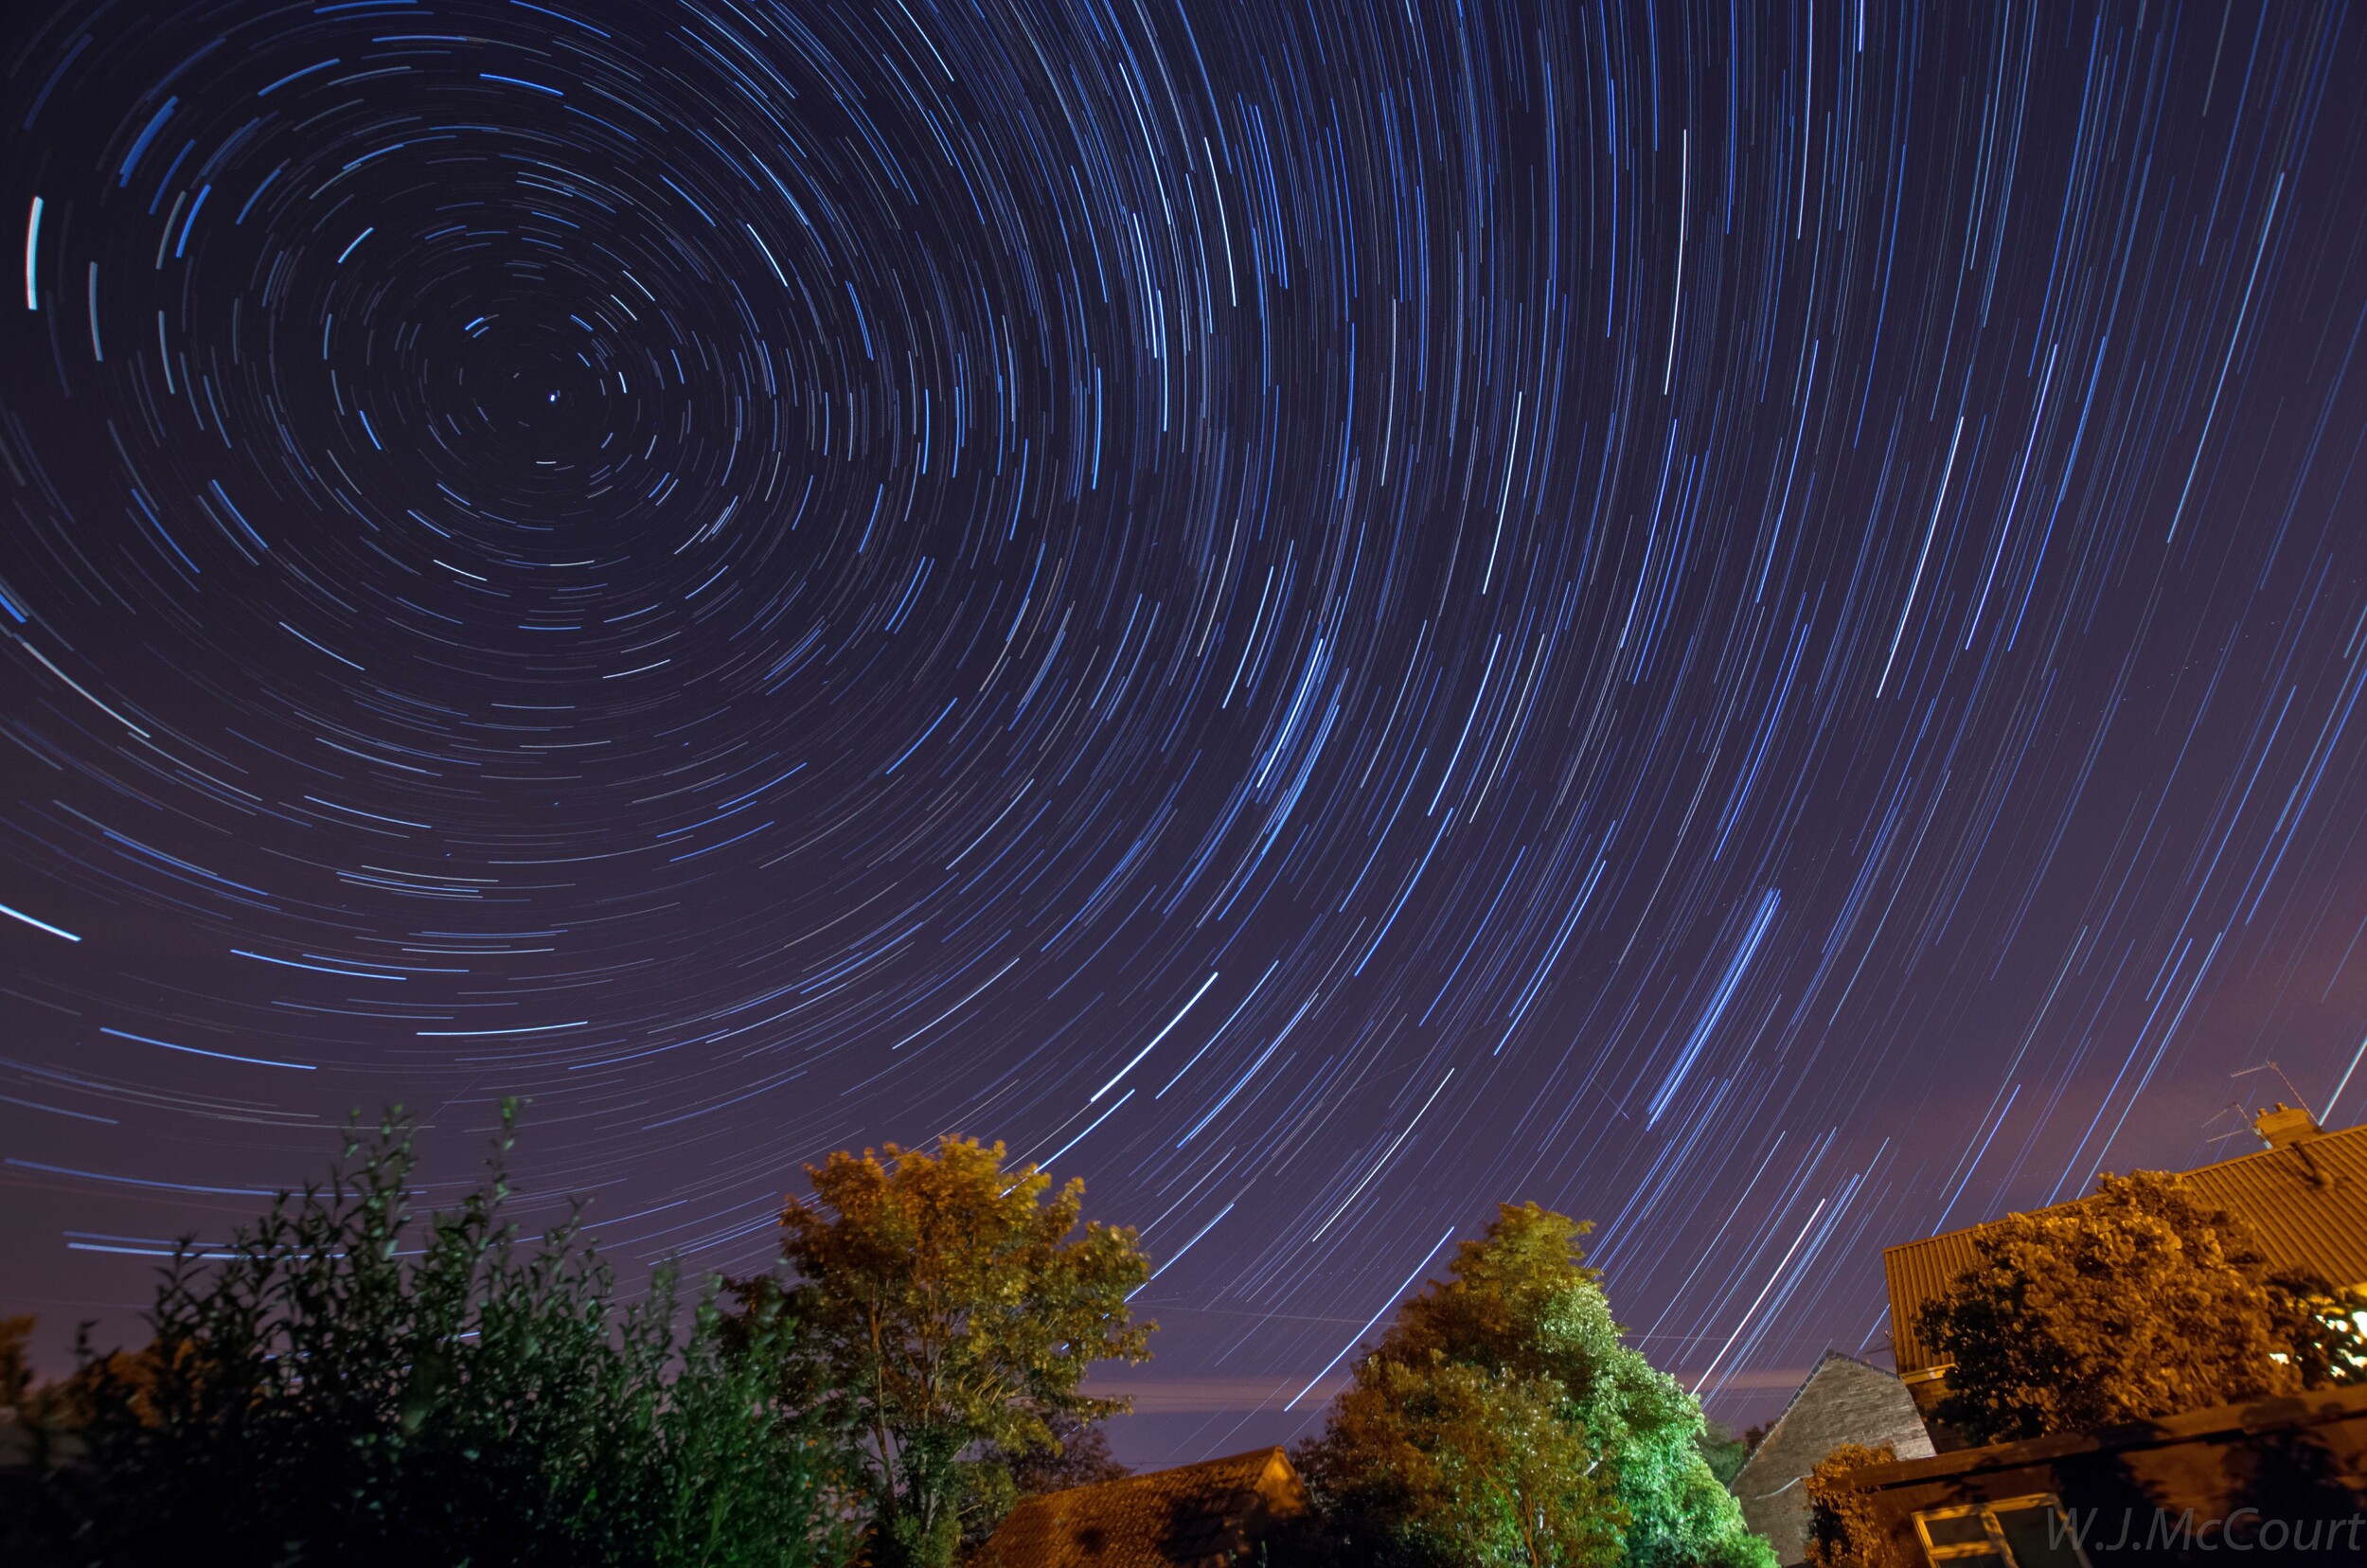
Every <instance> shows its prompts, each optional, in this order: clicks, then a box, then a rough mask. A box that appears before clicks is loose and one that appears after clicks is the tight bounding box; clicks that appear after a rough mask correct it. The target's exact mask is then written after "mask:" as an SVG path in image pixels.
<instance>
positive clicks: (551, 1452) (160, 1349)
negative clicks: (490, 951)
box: [0, 1106, 845, 1568]
mask: <svg viewBox="0 0 2367 1568" xmlns="http://www.w3.org/2000/svg"><path fill="white" fill-rule="evenodd" d="M513 1117H514V1106H505V1108H504V1114H503V1132H502V1137H501V1139H500V1141H499V1143H498V1144H497V1147H496V1153H495V1159H494V1168H493V1171H492V1174H491V1178H490V1180H489V1182H488V1183H487V1185H485V1186H484V1187H482V1188H480V1189H479V1190H477V1191H475V1192H473V1193H472V1194H470V1195H469V1196H468V1197H466V1198H464V1199H463V1200H462V1201H461V1203H459V1204H458V1206H457V1207H455V1208H453V1209H449V1210H445V1211H442V1212H438V1213H434V1214H431V1215H428V1216H426V1217H424V1218H423V1219H422V1218H421V1217H419V1216H418V1215H416V1214H415V1213H414V1212H413V1206H412V1205H413V1200H414V1197H415V1191H414V1187H413V1185H412V1172H413V1169H414V1166H415V1159H414V1155H413V1152H412V1146H411V1124H410V1123H409V1121H408V1120H407V1119H405V1118H403V1117H402V1116H400V1114H394V1115H391V1116H389V1117H388V1118H387V1120H386V1121H385V1122H384V1123H383V1125H382V1126H381V1128H380V1129H379V1130H378V1133H377V1135H376V1136H375V1137H374V1138H365V1137H362V1136H361V1135H360V1134H359V1132H358V1131H355V1132H353V1133H350V1134H349V1136H348V1140H347V1150H346V1158H345V1159H344V1160H343V1161H341V1162H340V1163H339V1164H338V1165H337V1166H336V1167H334V1169H333V1170H332V1172H331V1174H330V1177H329V1181H328V1182H327V1184H326V1185H321V1186H313V1187H307V1188H306V1189H305V1190H304V1191H303V1192H302V1193H301V1194H300V1195H290V1194H285V1193H283V1194H281V1195H280V1197H279V1198H278V1199H276V1201H275V1202H274V1203H272V1205H271V1208H270V1210H269V1212H268V1213H267V1214H266V1215H265V1216H264V1217H263V1218H262V1219H261V1220H260V1221H257V1222H256V1223H254V1224H251V1225H248V1226H246V1227H243V1228H241V1229H240V1231H239V1233H238V1234H237V1236H236V1238H234V1239H233V1240H231V1241H230V1242H229V1243H228V1244H227V1245H226V1246H222V1247H220V1248H217V1249H211V1250H205V1251H201V1250H199V1249H198V1248H196V1247H195V1246H194V1245H192V1244H190V1243H187V1242H185V1243H183V1244H182V1246H181V1247H180V1248H179V1249H178V1250H177V1251H176V1253H175V1255H174V1256H173V1258H172V1260H171V1262H170V1263H169V1265H168V1266H167V1267H166V1269H165V1270H164V1274H163V1278H162V1280H161V1281H160V1283H159V1285H158V1287H157V1292H156V1298H155V1304H154V1306H153V1308H152V1309H151V1311H150V1314H149V1323H150V1327H151V1329H152V1332H153V1338H152V1340H151V1344H150V1345H149V1346H148V1347H147V1348H146V1349H145V1350H143V1351H139V1352H132V1353H121V1352H118V1353H116V1354H114V1355H110V1356H104V1357H101V1356H98V1355H95V1354H92V1353H90V1352H89V1351H88V1350H87V1348H85V1351H84V1354H83V1357H82V1365H81V1369H80V1371H79V1372H78V1373H77V1374H76V1375H75V1376H74V1377H73V1378H71V1379H69V1380H66V1381H65V1383H64V1384H63V1385H62V1387H60V1388H59V1389H57V1390H55V1391H54V1392H55V1395H56V1397H55V1398H51V1399H46V1400H44V1409H45V1410H46V1411H47V1412H48V1413H49V1414H50V1415H51V1416H52V1417H53V1418H54V1419H56V1420H58V1421H61V1422H63V1423H66V1424H68V1425H70V1427H71V1428H72V1429H73V1430H72V1432H71V1434H70V1435H71V1436H72V1437H73V1438H74V1439H75V1440H76V1441H78V1442H79V1443H80V1445H81V1447H82V1450H83V1454H82V1458H81V1459H80V1462H78V1463H76V1464H74V1465H72V1466H69V1467H64V1468H61V1469H58V1470H52V1471H49V1472H47V1473H46V1474H45V1475H44V1479H43V1481H42V1484H41V1488H40V1491H41V1495H40V1496H39V1498H38V1499H37V1500H36V1504H37V1506H33V1507H30V1508H27V1509H26V1510H22V1511H21V1512H20V1515H19V1518H18V1520H17V1522H16V1526H15V1527H16V1529H17V1530H18V1532H19V1539H17V1540H14V1541H0V1559H6V1560H8V1561H9V1562H11V1563H16V1562H25V1563H28V1564H31V1563H45V1562H58V1563H64V1562H72V1563H76V1564H80V1565H108V1564H116V1563H122V1564H146V1563H151V1562H164V1561H174V1560H183V1559H188V1558H190V1555H191V1554H192V1553H195V1554H197V1557H198V1558H199V1559H203V1560H207V1561H222V1562H238V1563H258V1564H262V1563H272V1564H311V1563H336V1564H340V1565H345V1564H364V1565H374V1564H381V1563H386V1564H394V1563H401V1564H406V1565H407V1564H439V1565H440V1564H462V1563H469V1562H477V1563H494V1562H498V1563H506V1564H553V1565H559V1564H565V1565H569V1568H575V1565H578V1564H580V1565H595V1564H596V1565H611V1564H613V1565H620V1568H621V1565H628V1564H630V1565H636V1568H639V1565H647V1568H661V1565H667V1568H670V1565H674V1564H693V1563H697V1564H713V1565H718V1568H721V1565H726V1564H728V1565H751V1568H753V1565H756V1564H765V1565H768V1568H818V1565H822V1564H828V1563H833V1562H835V1561H837V1560H839V1559H840V1558H841V1557H843V1555H844V1545H845V1530H844V1528H843V1527H842V1526H841V1525H840V1524H839V1523H837V1522H836V1520H835V1518H834V1516H833V1514H832V1512H831V1510H830V1508H829V1506H828V1501H829V1500H828V1470H827V1468H826V1453H825V1451H824V1450H823V1449H822V1448H821V1446H820V1445H819V1444H818V1443H817V1442H816V1441H815V1439H814V1438H813V1436H812V1435H811V1434H810V1432H809V1431H808V1430H807V1429H806V1428H805V1427H804V1426H803V1425H802V1424H801V1423H800V1422H799V1421H798V1420H797V1419H796V1418H795V1417H794V1413H793V1412H792V1411H790V1410H788V1409H786V1408H785V1407H784V1406H783V1404H782V1402H781V1399H780V1394H779V1387H780V1382H781V1368H782V1367H783V1366H784V1365H785V1364H787V1363H788V1362H789V1361H790V1359H791V1352H792V1345H793V1341H794V1334H793V1331H792V1330H793V1325H792V1324H791V1323H790V1322H789V1321H788V1320H786V1319H784V1318H783V1317H781V1316H780V1315H779V1314H778V1313H773V1314H770V1315H767V1316H763V1317H760V1318H757V1319H754V1320H751V1321H749V1322H747V1323H744V1324H742V1325H740V1338H739V1344H740V1346H741V1348H740V1349H739V1350H738V1351H735V1352H728V1353H727V1352H726V1350H725V1348H724V1345H723V1336H722V1332H721V1317H720V1314H719V1313H718V1311H717V1310H716V1308H715V1305H714V1301H713V1299H712V1294H711V1292H710V1294H708V1295H706V1296H703V1297H702V1298H701V1299H700V1300H699V1301H698V1302H697V1303H696V1304H695V1306H694V1307H693V1309H692V1310H691V1311H690V1313H689V1314H688V1317H689V1326H688V1327H687V1330H686V1331H685V1330H684V1329H683V1328H682V1327H681V1324H680V1321H679V1320H680V1319H681V1317H682V1315H683V1314H681V1313H679V1312H677V1310H676V1298H675V1292H674V1277H673V1275H672V1274H671V1272H670V1271H662V1272H661V1273H660V1274H659V1275H658V1276H657V1278H656V1281H655V1283H654V1286H653V1288H652V1290H651V1291H650V1293H649V1295H648V1297H647V1299H646V1300H644V1301H643V1302H642V1303H641V1304H639V1305H637V1306H633V1307H630V1308H624V1307H620V1306H619V1304H618V1302H617V1299H616V1295H615V1290H614V1280H613V1277H612V1275H611V1274H610V1272H609V1270H608V1269H607V1268H606V1267H605V1266H604V1265H603V1264H602V1263H601V1262H600V1261H599V1260H598V1258H597V1256H596V1255H595V1254H594V1252H593V1251H592V1250H591V1249H590V1248H589V1247H588V1246H586V1245H584V1244H583V1243H582V1242H581V1240H580V1238H579V1237H578V1232H577V1229H576V1227H575V1225H574V1224H573V1223H572V1222H570V1223H567V1224H564V1225H561V1227H560V1228H559V1229H557V1230H555V1231H553V1232H551V1233H549V1234H548V1235H547V1236H545V1237H544V1238H543V1242H542V1244H541V1245H540V1246H539V1247H534V1248H527V1247H525V1246H522V1245H520V1244H519V1243H518V1241H517V1238H516V1236H515V1233H514V1229H513V1227H512V1226H510V1225H509V1224H508V1223H507V1221H506V1220H505V1219H504V1218H503V1215H504V1209H505V1205H506V1203H507V1199H508V1197H509V1190H510V1189H509V1185H508V1183H507V1179H506V1177H505V1176H504V1174H503V1172H502V1155H503V1152H504V1151H506V1150H507V1148H508V1146H509V1142H510V1130H511V1125H512V1120H513ZM45 1392H50V1391H45Z"/></svg>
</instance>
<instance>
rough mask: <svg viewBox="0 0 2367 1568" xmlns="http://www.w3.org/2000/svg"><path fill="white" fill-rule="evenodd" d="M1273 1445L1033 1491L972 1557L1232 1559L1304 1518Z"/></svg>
mask: <svg viewBox="0 0 2367 1568" xmlns="http://www.w3.org/2000/svg"><path fill="white" fill-rule="evenodd" d="M1310 1513H1311V1507H1310V1505H1309V1504H1308V1498H1307V1487H1306V1484H1305V1483H1303V1482H1302V1481H1300V1479H1299V1474H1298V1471H1297V1470H1295V1469H1293V1468H1292V1467H1291V1464H1290V1457H1289V1456H1288V1455H1287V1454H1285V1453H1284V1452H1282V1451H1281V1450H1280V1449H1278V1448H1266V1449H1256V1450H1253V1451H1252V1452H1248V1453H1237V1454H1233V1455H1232V1456H1230V1457H1228V1458H1224V1459H1210V1460H1206V1461H1204V1462H1202V1463H1201V1464H1197V1465H1179V1466H1177V1467H1176V1468H1175V1469H1173V1470H1153V1471H1151V1472H1150V1473H1149V1474H1148V1475H1130V1476H1126V1477H1124V1478H1122V1479H1120V1480H1116V1481H1100V1482H1095V1484H1094V1485H1092V1486H1089V1487H1072V1488H1069V1489H1068V1490H1066V1491H1057V1492H1049V1493H1046V1494H1045V1495H1043V1496H1041V1497H1030V1498H1027V1499H1024V1500H1023V1501H1022V1502H1021V1503H1020V1505H1019V1506H1017V1507H1015V1508H1013V1509H1012V1510H1011V1514H1010V1517H1009V1518H1008V1519H1006V1520H1005V1521H1004V1522H1003V1527H1002V1528H1001V1529H998V1530H997V1531H995V1532H994V1536H993V1539H991V1540H990V1541H988V1542H987V1544H986V1545H985V1546H984V1547H983V1548H981V1550H980V1552H979V1555H978V1557H977V1558H976V1559H974V1560H975V1561H976V1562H977V1563H979V1564H981V1565H982V1568H1231V1565H1233V1564H1237V1563H1241V1564H1247V1563H1254V1562H1256V1561H1258V1560H1259V1557H1258V1548H1259V1547H1260V1546H1261V1545H1264V1546H1267V1547H1269V1548H1272V1547H1275V1546H1278V1545H1281V1544H1284V1543H1285V1541H1287V1539H1288V1537H1289V1536H1290V1530H1291V1527H1292V1526H1293V1525H1294V1524H1295V1523H1299V1522H1301V1521H1303V1520H1306V1519H1307V1518H1308V1517H1309V1515H1310Z"/></svg>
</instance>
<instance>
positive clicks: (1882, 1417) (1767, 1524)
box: [1733, 1350, 1931, 1563]
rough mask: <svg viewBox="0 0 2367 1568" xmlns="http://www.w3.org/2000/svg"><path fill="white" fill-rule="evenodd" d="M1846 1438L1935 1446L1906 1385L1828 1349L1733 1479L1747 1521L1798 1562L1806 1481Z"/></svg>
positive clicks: (1918, 1449)
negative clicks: (1918, 1414) (1810, 1473)
mask: <svg viewBox="0 0 2367 1568" xmlns="http://www.w3.org/2000/svg"><path fill="white" fill-rule="evenodd" d="M1843 1443H1863V1444H1864V1445H1865V1446H1866V1447H1868V1448H1879V1447H1881V1446H1883V1445H1884V1444H1888V1445H1889V1446H1890V1449H1891V1452H1893V1453H1895V1454H1896V1455H1897V1456H1898V1457H1899V1458H1901V1459H1917V1458H1922V1457H1924V1456H1926V1455H1928V1454H1930V1453H1931V1438H1930V1437H1928V1436H1926V1435H1925V1434H1924V1430H1923V1421H1922V1418H1921V1417H1919V1416H1917V1415H1916V1413H1915V1403H1914V1400H1913V1399H1912V1398H1911V1397H1909V1395H1908V1393H1907V1389H1906V1386H1905V1385H1904V1384H1903V1383H1901V1382H1900V1381H1898V1379H1897V1378H1896V1377H1895V1375H1893V1374H1892V1373H1889V1372H1886V1371H1884V1370H1883V1369H1882V1368H1881V1367H1878V1366H1872V1365H1869V1364H1867V1363H1864V1362H1861V1361H1860V1360H1858V1359H1857V1358H1856V1357H1854V1356H1844V1355H1842V1353H1841V1352H1840V1351H1838V1350H1827V1351H1826V1352H1824V1360H1823V1361H1820V1362H1818V1363H1816V1366H1815V1368H1814V1370H1812V1371H1810V1372H1809V1374H1808V1377H1807V1381H1805V1382H1803V1383H1802V1384H1801V1385H1800V1389H1799V1392H1797V1393H1795V1394H1794V1395H1792V1397H1791V1402H1790V1403H1789V1404H1787V1405H1785V1406H1784V1413H1783V1414H1782V1415H1781V1416H1778V1417H1775V1424H1774V1425H1772V1426H1771V1427H1769V1428H1768V1429H1767V1434H1766V1435H1765V1436H1763V1437H1761V1438H1760V1439H1759V1446H1758V1447H1757V1448H1755V1449H1753V1450H1752V1452H1751V1457H1750V1459H1749V1460H1748V1461H1746V1462H1745V1463H1744V1465H1743V1467H1742V1469H1741V1470H1740V1471H1738V1472H1737V1473H1736V1474H1735V1479H1734V1483H1733V1491H1734V1494H1735V1500H1736V1501H1738V1502H1739V1503H1741V1505H1742V1517H1743V1520H1744V1521H1745V1522H1746V1523H1749V1525H1750V1526H1751V1528H1752V1529H1753V1530H1755V1531H1756V1532H1758V1533H1759V1534H1760V1535H1763V1536H1765V1537H1767V1539H1768V1540H1769V1541H1772V1542H1773V1543H1774V1545H1775V1556H1776V1559H1777V1560H1778V1561H1780V1562H1786V1563H1793V1562H1798V1561H1800V1560H1802V1559H1803V1558H1804V1557H1806V1551H1807V1534H1808V1500H1807V1495H1806V1488H1804V1487H1803V1486H1802V1484H1801V1483H1802V1482H1803V1481H1804V1480H1805V1479H1806V1476H1807V1474H1808V1472H1809V1471H1810V1470H1814V1469H1816V1467H1817V1465H1818V1463H1819V1462H1821V1461H1822V1460H1823V1459H1824V1456H1825V1455H1826V1454H1828V1453H1830V1452H1833V1450H1835V1449H1836V1448H1839V1447H1840V1446H1841V1445H1842V1444H1843Z"/></svg>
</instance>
